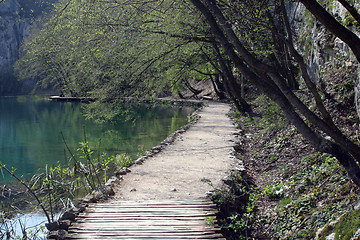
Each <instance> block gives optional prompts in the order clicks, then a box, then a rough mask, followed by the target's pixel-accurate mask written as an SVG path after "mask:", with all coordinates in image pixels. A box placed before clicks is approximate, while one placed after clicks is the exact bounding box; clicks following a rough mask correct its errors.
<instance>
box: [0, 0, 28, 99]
mask: <svg viewBox="0 0 360 240" xmlns="http://www.w3.org/2000/svg"><path fill="white" fill-rule="evenodd" d="M20 11H21V6H20V4H19V2H18V1H17V0H7V1H6V2H5V3H1V4H0V95H4V94H12V93H14V94H16V93H18V90H19V87H20V83H18V82H17V81H16V78H15V77H14V75H13V71H12V66H13V64H14V62H15V61H16V59H17V57H18V50H19V47H20V45H21V42H22V40H23V38H24V37H25V36H27V35H28V33H29V26H30V22H29V21H25V20H23V19H21V17H20Z"/></svg>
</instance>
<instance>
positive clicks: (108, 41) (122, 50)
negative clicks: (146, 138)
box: [16, 0, 211, 100]
mask: <svg viewBox="0 0 360 240" xmlns="http://www.w3.org/2000/svg"><path fill="white" fill-rule="evenodd" d="M197 15H198V14H197V13H196V12H195V11H194V9H193V8H191V7H189V6H188V5H184V4H183V3H182V2H180V1H162V2H161V3H158V2H152V1H149V2H141V3H140V4H139V5H138V4H127V3H126V2H121V1H120V2H118V3H117V4H116V3H110V2H107V3H105V2H103V1H91V2H89V1H81V0H75V1H70V2H68V1H60V2H59V3H58V4H56V5H55V10H54V12H53V14H51V15H50V16H49V17H46V18H45V17H44V18H42V19H41V20H40V21H39V23H38V28H39V29H38V30H36V29H35V28H34V29H33V31H32V32H33V34H32V35H31V36H30V38H28V40H27V41H26V42H25V44H24V46H23V53H24V54H23V56H22V57H21V58H20V60H19V61H18V62H17V65H16V70H17V73H18V76H19V77H20V78H21V79H26V78H32V79H38V80H39V85H40V86H42V87H53V88H55V89H59V90H61V91H63V93H64V94H65V95H70V96H77V95H81V96H91V97H94V98H97V99H105V100H106V99H114V98H119V97H125V96H130V95H133V96H134V95H135V96H142V97H143V96H146V95H147V96H153V95H154V94H156V93H157V92H159V91H161V92H165V91H166V89H168V90H170V89H173V91H178V90H179V89H181V88H182V87H183V80H185V79H188V78H189V77H191V76H192V75H194V72H193V70H194V69H195V68H197V67H199V66H200V65H201V64H203V62H205V63H206V61H204V60H203V58H202V57H201V55H202V53H201V52H202V51H203V50H204V49H203V48H202V45H204V44H203V43H201V42H197V41H194V40H193V38H196V35H197V34H196V33H194V32H190V31H197V32H199V33H201V34H204V31H205V30H204V27H202V25H201V24H199V20H200V19H201V18H197V19H196V18H194V16H197ZM169 16H171V17H169ZM208 67H209V66H208ZM210 68H211V66H210Z"/></svg>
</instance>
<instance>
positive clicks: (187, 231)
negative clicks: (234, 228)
mask: <svg viewBox="0 0 360 240" xmlns="http://www.w3.org/2000/svg"><path fill="white" fill-rule="evenodd" d="M216 211H217V209H216V207H215V205H214V204H213V203H212V202H210V201H208V200H142V201H113V202H109V203H97V204H92V205H90V206H89V207H88V208H87V210H86V211H85V212H84V213H82V214H81V215H80V216H79V217H78V218H77V221H76V222H75V223H74V224H73V225H72V226H71V227H70V229H69V235H68V237H67V239H169V240H170V239H225V238H224V237H223V236H222V234H221V233H220V229H219V228H218V227H217V225H216V224H217V222H216V216H215V214H216Z"/></svg>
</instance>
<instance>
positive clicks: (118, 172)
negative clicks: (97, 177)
mask: <svg viewBox="0 0 360 240" xmlns="http://www.w3.org/2000/svg"><path fill="white" fill-rule="evenodd" d="M139 159H140V158H139ZM139 159H138V160H139ZM138 160H136V161H135V163H136V162H137V161H138ZM129 172H131V170H130V169H129V168H126V167H123V168H121V169H119V170H117V171H116V172H115V175H116V176H121V175H126V174H127V173H129Z"/></svg>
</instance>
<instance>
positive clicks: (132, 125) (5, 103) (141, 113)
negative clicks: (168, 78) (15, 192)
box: [0, 97, 193, 181]
mask: <svg viewBox="0 0 360 240" xmlns="http://www.w3.org/2000/svg"><path fill="white" fill-rule="evenodd" d="M124 109H126V110H124V112H125V113H126V114H124V116H122V117H120V118H119V119H118V120H117V121H116V122H113V123H107V124H97V123H95V122H94V121H93V120H86V119H85V117H84V116H83V115H82V107H81V104H80V103H69V102H67V103H60V102H50V101H48V100H47V99H46V98H30V97H26V98H25V97H11V98H0V161H1V162H2V163H4V164H6V166H8V167H14V168H16V173H17V175H20V176H21V175H24V176H30V175H32V174H34V173H36V172H37V171H38V170H39V169H44V168H45V166H46V165H48V166H54V165H56V164H58V163H62V164H67V161H68V160H67V159H68V155H69V154H65V152H66V151H65V145H64V142H63V140H62V137H61V132H62V133H63V135H64V137H65V139H66V142H67V143H68V145H69V146H70V148H71V149H72V150H73V152H76V149H77V148H78V146H79V142H82V141H84V128H85V129H86V136H87V140H88V142H89V143H90V146H91V147H92V149H95V150H98V149H100V152H107V153H108V155H116V154H119V153H127V154H130V155H131V156H133V157H135V155H136V154H137V152H138V148H139V146H143V147H145V149H149V148H151V147H153V146H155V145H157V144H159V143H160V142H161V141H162V140H163V139H164V138H166V137H167V136H168V135H170V134H171V133H173V132H174V131H176V130H177V129H178V128H180V127H181V126H182V125H184V124H186V122H187V116H188V114H190V113H191V112H192V111H193V109H192V108H185V107H183V108H174V107H160V106H157V107H150V106H147V105H138V106H133V107H131V108H130V109H127V108H125V107H124ZM66 155H67V156H66ZM0 178H1V180H2V181H4V180H5V181H7V180H9V177H8V176H6V174H4V177H3V176H1V177H0Z"/></svg>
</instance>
